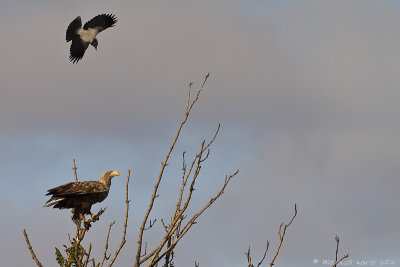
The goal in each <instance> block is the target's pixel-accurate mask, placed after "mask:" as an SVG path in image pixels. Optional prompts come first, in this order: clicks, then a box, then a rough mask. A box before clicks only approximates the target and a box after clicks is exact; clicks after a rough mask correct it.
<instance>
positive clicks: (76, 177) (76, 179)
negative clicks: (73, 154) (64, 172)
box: [72, 159, 78, 182]
mask: <svg viewBox="0 0 400 267" xmlns="http://www.w3.org/2000/svg"><path fill="white" fill-rule="evenodd" d="M73 161H74V167H73V168H72V169H73V170H74V176H75V181H76V182H78V174H77V173H76V169H78V168H77V167H76V165H75V159H73Z"/></svg>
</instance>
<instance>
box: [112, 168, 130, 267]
mask: <svg viewBox="0 0 400 267" xmlns="http://www.w3.org/2000/svg"><path fill="white" fill-rule="evenodd" d="M130 176H131V171H130V170H128V177H127V178H126V190H125V221H124V230H123V231H122V240H121V243H120V244H119V246H118V248H117V250H116V251H115V253H114V256H113V257H112V259H111V261H110V264H109V265H108V267H111V266H112V265H113V263H114V262H115V260H116V258H117V256H118V254H119V252H120V251H121V249H122V247H123V246H124V245H125V243H126V239H125V237H126V228H127V226H128V211H129V201H130V200H129V199H128V185H129V179H130Z"/></svg>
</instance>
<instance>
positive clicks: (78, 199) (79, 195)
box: [44, 171, 119, 221]
mask: <svg viewBox="0 0 400 267" xmlns="http://www.w3.org/2000/svg"><path fill="white" fill-rule="evenodd" d="M114 176H119V172H118V171H105V172H104V173H103V174H102V175H101V176H100V179H99V180H98V181H85V182H72V183H67V184H64V185H61V186H58V187H55V188H52V189H49V190H48V191H47V192H48V193H47V194H46V196H48V195H52V196H51V198H50V199H49V200H48V201H47V202H46V204H45V205H44V206H45V207H50V206H53V205H54V206H53V208H58V209H72V213H73V216H72V219H73V220H74V221H77V220H80V219H83V220H85V214H90V215H92V213H91V211H90V208H91V207H92V205H93V204H95V203H98V202H101V201H103V200H104V199H105V198H106V197H107V196H108V191H109V190H110V186H111V179H112V178H113V177H114Z"/></svg>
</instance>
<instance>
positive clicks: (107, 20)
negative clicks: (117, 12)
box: [83, 14, 117, 33]
mask: <svg viewBox="0 0 400 267" xmlns="http://www.w3.org/2000/svg"><path fill="white" fill-rule="evenodd" d="M115 23H117V18H116V17H115V16H114V15H113V14H101V15H97V16H96V17H94V18H92V19H91V20H89V21H88V22H86V23H85V25H83V29H85V30H88V29H89V28H90V29H95V30H97V33H99V32H101V31H103V30H105V29H107V28H109V27H113V26H114V25H115Z"/></svg>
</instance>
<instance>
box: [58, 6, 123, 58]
mask: <svg viewBox="0 0 400 267" xmlns="http://www.w3.org/2000/svg"><path fill="white" fill-rule="evenodd" d="M115 23H117V18H116V17H115V16H114V15H112V14H101V15H97V16H96V17H94V18H92V19H91V20H89V21H88V22H86V23H85V25H83V28H82V21H81V17H77V18H76V19H74V20H73V21H72V22H71V23H70V24H69V26H68V29H67V34H66V40H67V42H69V41H72V43H71V47H70V55H69V60H70V61H71V62H72V63H77V62H78V61H79V60H81V59H82V57H83V55H84V54H85V51H86V49H87V48H88V46H89V44H91V45H92V46H93V47H94V48H95V49H96V50H97V45H98V41H97V39H96V36H97V34H98V33H99V32H101V31H103V30H105V29H107V28H109V27H113V26H114V25H115Z"/></svg>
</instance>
